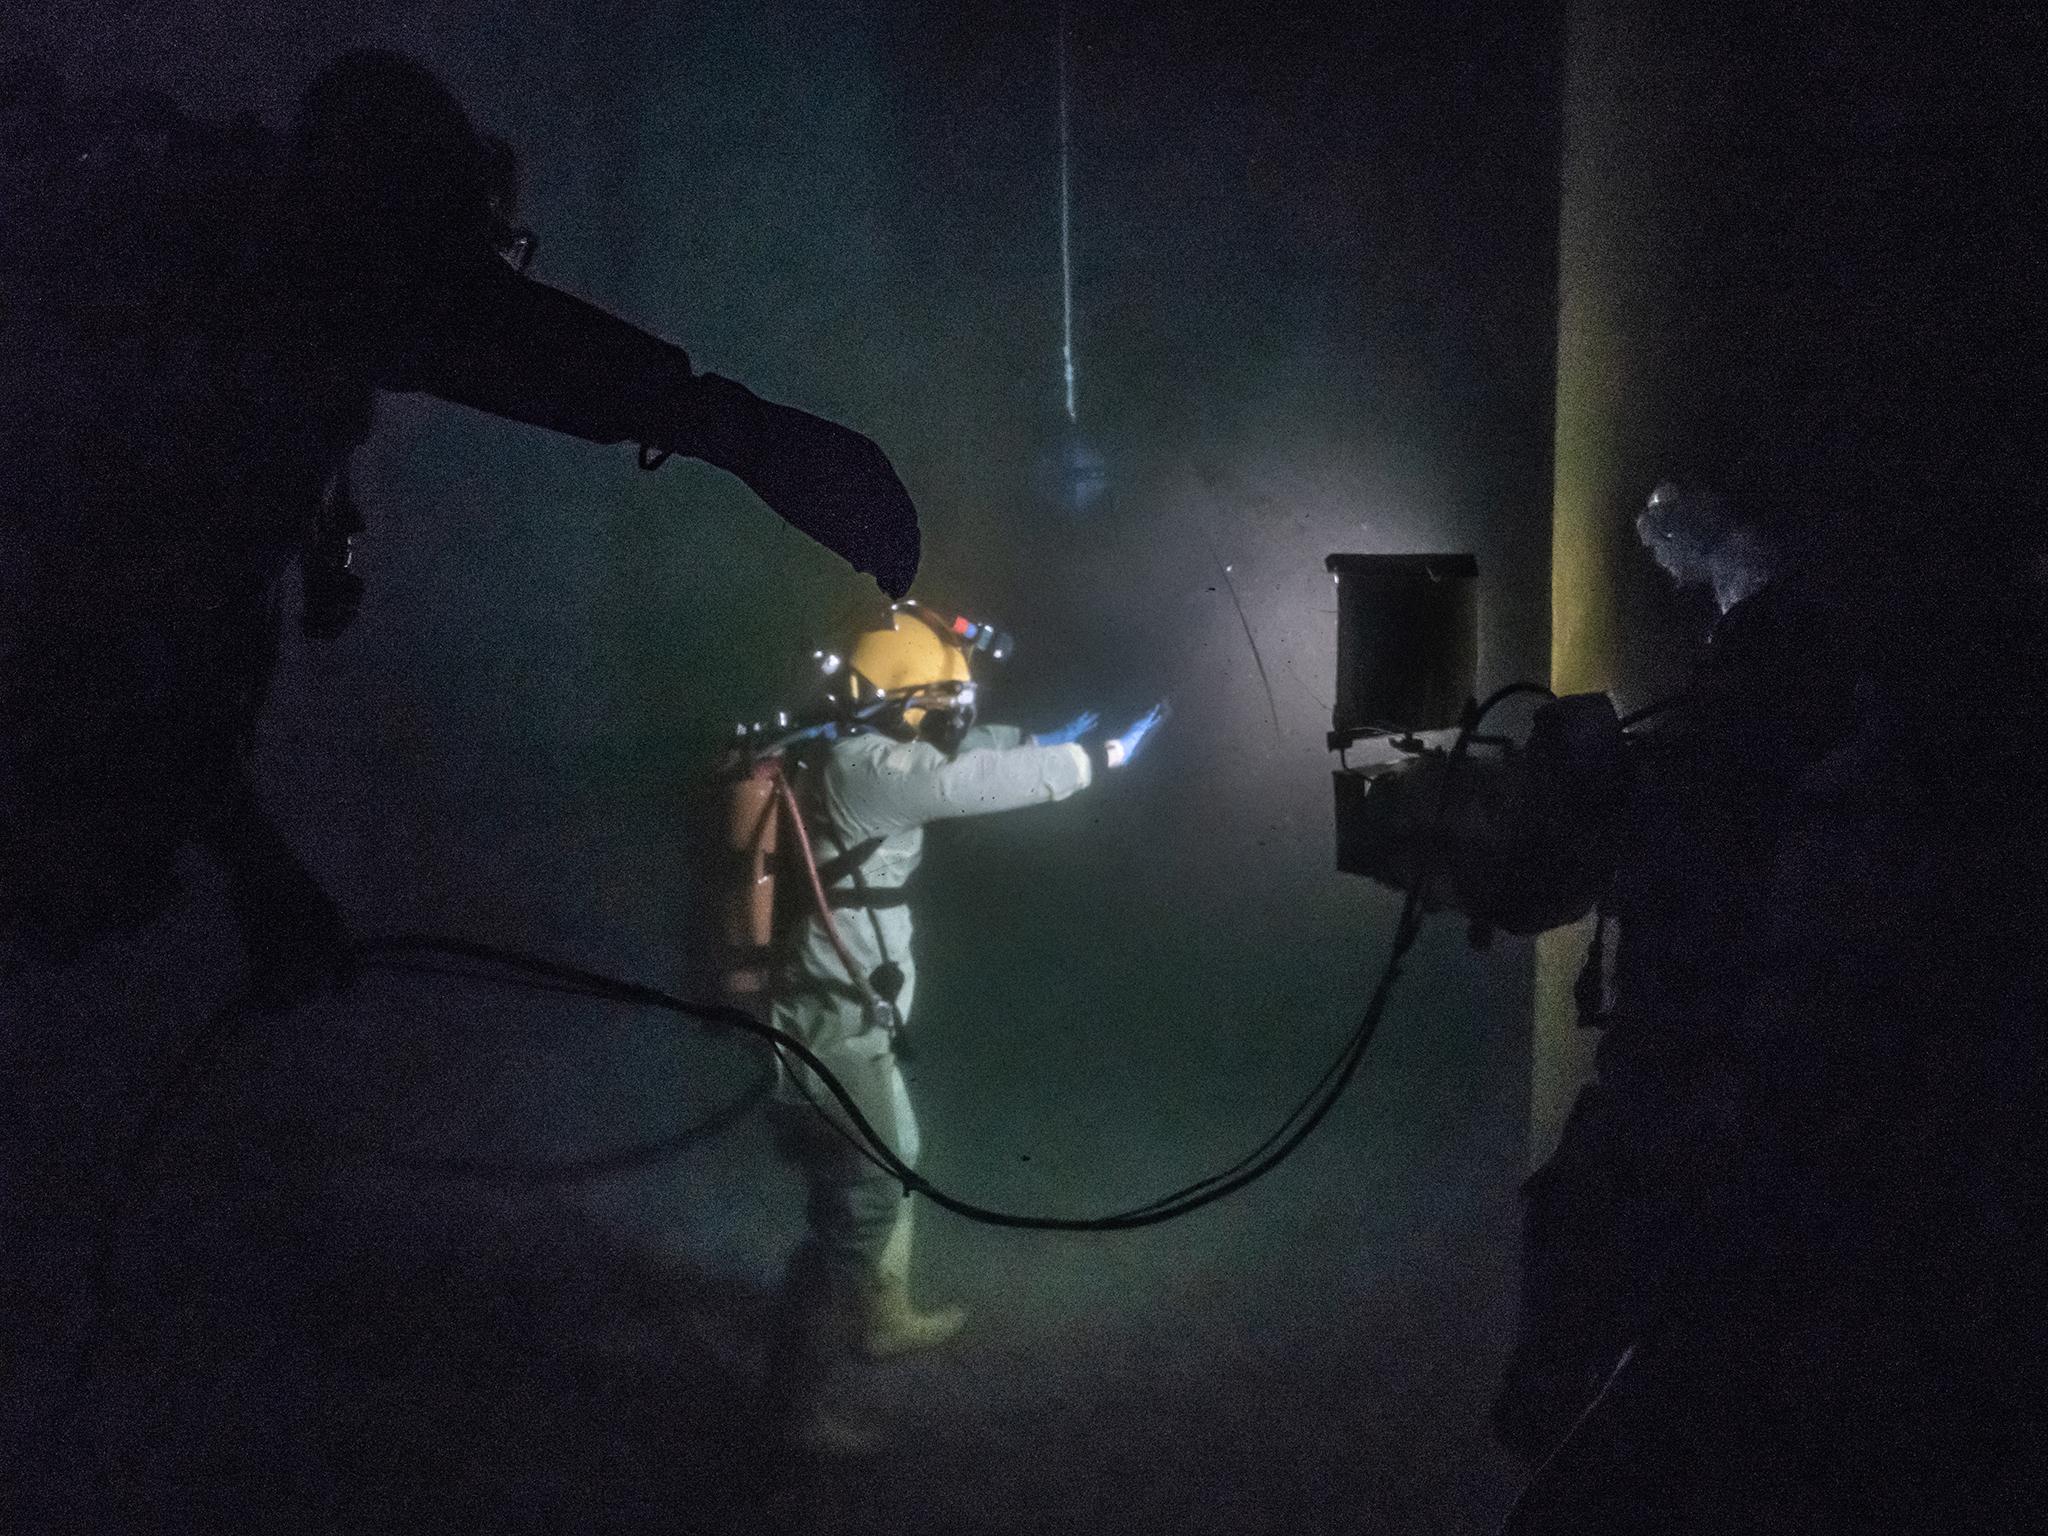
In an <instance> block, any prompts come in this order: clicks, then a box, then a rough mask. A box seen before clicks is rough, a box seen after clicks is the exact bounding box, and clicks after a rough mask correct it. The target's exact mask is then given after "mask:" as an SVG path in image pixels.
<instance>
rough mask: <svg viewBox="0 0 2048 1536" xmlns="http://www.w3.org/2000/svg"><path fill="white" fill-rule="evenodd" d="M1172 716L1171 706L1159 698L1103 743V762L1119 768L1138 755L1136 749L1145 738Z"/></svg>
mask: <svg viewBox="0 0 2048 1536" xmlns="http://www.w3.org/2000/svg"><path fill="white" fill-rule="evenodd" d="M1172 716H1173V706H1172V705H1171V704H1169V703H1167V701H1166V700H1164V699H1161V700H1160V701H1159V702H1158V703H1157V704H1154V705H1153V706H1152V707H1151V708H1150V709H1148V710H1146V711H1145V713H1144V714H1142V715H1140V716H1139V717H1138V718H1137V719H1136V720H1134V721H1132V722H1131V723H1130V724H1129V725H1128V726H1126V727H1124V729H1123V730H1122V731H1120V732H1118V733H1117V735H1115V736H1114V737H1112V738H1111V739H1110V740H1109V741H1107V742H1105V743H1103V747H1102V760H1103V762H1104V763H1105V764H1107V765H1108V766H1109V767H1111V768H1121V767H1122V766H1123V765H1124V764H1125V763H1128V762H1129V761H1130V760H1131V759H1132V758H1134V757H1136V756H1137V755H1138V749H1139V748H1141V747H1142V746H1144V745H1145V739H1146V738H1147V737H1148V736H1150V735H1151V734H1152V733H1153V732H1154V731H1156V730H1158V729H1159V727H1160V726H1162V725H1164V724H1165V723H1166V722H1167V721H1168V720H1169V719H1171V718H1172Z"/></svg>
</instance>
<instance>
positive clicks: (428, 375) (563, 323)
mask: <svg viewBox="0 0 2048 1536" xmlns="http://www.w3.org/2000/svg"><path fill="white" fill-rule="evenodd" d="M423 301H424V302H423ZM407 308H413V309H414V310H415V316H416V318H414V319H407V318H406V317H405V316H403V315H402V313H399V312H394V313H391V314H389V315H387V316H383V317H375V318H373V319H372V322H371V323H372V324H374V325H377V326H379V327H380V328H381V327H383V326H398V327H402V329H403V330H404V331H405V332H406V333H407V335H406V338H404V339H401V338H394V340H395V341H397V344H396V345H394V346H393V347H392V348H391V349H390V350H391V352H392V353H395V354H396V355H398V356H400V357H402V358H403V359H404V361H403V363H402V364H401V365H400V367H399V368H398V369H397V370H396V373H397V376H396V377H393V378H391V379H390V380H389V382H390V384H391V385H392V386H393V387H396V388H401V389H411V390H419V391H423V392H425V393H428V394H433V395H438V396H440V397H441V398H442V399H444V400H453V401H457V402H459V403H460V404H463V405H469V406H474V407H475V408H477V409H478V410H483V411H489V412H490V413H491V414H492V415H494V416H504V417H508V418H510V419H512V420H514V421H524V422H528V423H531V424H532V425H534V426H541V427H548V428H551V429H553V430H554V431H557V432H566V433H568V434H570V435H572V436H575V437H580V438H583V439H585V440H587V441H590V442H597V443H626V442H630V443H638V444H640V445H641V446H642V448H643V450H646V451H648V452H651V453H653V454H657V455H664V456H665V455H667V454H671V453H679V454H682V455H683V456H685V457H686V458H693V459H701V460H702V461H703V462H705V463H707V464H710V465H713V466H715V467H716V468H719V469H723V470H725V471H727V472H728V473H730V474H732V475H735V476H737V477H738V478H739V479H740V480H741V481H742V482H744V483H745V484H746V486H747V488H748V489H749V490H751V491H753V492H754V494H755V495H757V496H759V497H760V498H761V500H762V501H764V502H766V503H767V504H768V506H769V508H770V509H771V510H772V511H774V512H775V513H776V514H777V515H778V516H780V517H782V518H783V519H784V520H785V521H786V522H788V523H789V524H790V525H791V526H792V527H794V528H796V529H797V530H798V531H800V532H802V533H805V534H808V535H809V536H810V537H811V538H813V539H815V540H817V542H818V543H820V544H822V545H824V546H825V547H826V548H827V549H829V550H831V551H832V552H833V553H835V554H837V555H839V556H841V557H842V558H843V559H845V560H846V561H847V562H849V563H850V564H851V565H852V566H853V567H854V569H856V570H859V571H865V572H868V573H869V574H871V575H873V576H874V578H875V580H876V581H877V582H878V583H879V584H880V585H881V587H882V589H883V590H884V591H885V592H887V593H888V594H889V595H890V596H891V597H902V596H903V595H904V594H905V593H906V592H907V591H908V590H909V589H910V583H911V580H912V578H913V577H915V576H916V574H917V565H918V557H919V552H920V550H919V536H918V527H917V509H916V508H915V507H914V506H913V505H912V504H911V500H910V493H909V492H908V491H907V490H905V489H904V487H903V482H902V481H901V480H900V479H899V478H897V475H896V471H895V469H894V468H892V467H891V465H890V463H889V460H888V459H887V458H886V457H885V456H884V455H883V453H882V450H881V449H880V448H878V447H876V446H875V444H874V443H873V442H872V441H871V440H870V439H868V438H866V437H864V436H862V435H861V434H860V433H858V432H855V431H853V430H852V429H851V428H848V427H843V426H840V425H839V424H838V423H837V422H833V421H827V420H826V419H825V418H823V417H821V416H814V415H812V414H811V413H810V412H808V411H801V410H797V409H796V408H794V407H792V406H787V405H778V404H776V403H775V402H773V401H769V400H763V399H762V398H761V397H760V396H758V395H756V394H755V393H754V392H753V391H752V390H750V389H748V388H747V387H746V386H745V385H743V384H739V383H735V382H734V381H733V380H731V379H726V378H721V377H720V376H718V375H717V374H713V373H704V374H700V373H695V372H693V371H692V369H691V367H690V359H689V355H688V354H687V353H686V352H684V350H683V349H682V348H681V347H678V346H673V345H671V344H670V343H668V342H665V341H663V340H661V339H660V338H659V337H656V336H653V335H651V334H649V333H648V332H646V331H643V330H641V329H640V328H639V327H638V326H635V325H633V324H631V323H629V322H627V321H625V320H622V319H620V318H619V317H618V316H616V315H613V314H610V313H608V312H607V311H605V310H603V309H600V308H598V307H597V306H596V305H595V304H591V303H588V302H586V301H585V300H583V299H579V298H576V297H575V296H573V295H571V294H568V293H564V292H563V291H562V290H560V289H558V288H551V287H549V286H548V285H547V284H545V283H540V282H535V281H533V280H532V279H529V278H525V277H522V276H519V275H517V274H515V273H513V272H512V271H511V270H510V269H509V268H505V267H503V266H496V265H495V264H493V265H490V266H482V267H481V268H480V270H479V271H478V272H477V273H476V275H475V276H474V277H473V278H469V279H466V280H463V281H459V282H448V281H446V280H444V281H443V282H442V283H441V284H438V285H436V288H435V289H433V290H430V291H429V292H427V293H425V294H414V295H406V296H405V297H404V299H403V300H401V301H400V302H399V303H398V304H397V305H395V306H394V310H395V311H402V310H404V309H407ZM371 315H372V316H374V315H375V305H374V302H373V304H372V306H371ZM408 340H409V343H410V344H407V342H408Z"/></svg>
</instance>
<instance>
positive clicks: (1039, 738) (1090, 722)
mask: <svg viewBox="0 0 2048 1536" xmlns="http://www.w3.org/2000/svg"><path fill="white" fill-rule="evenodd" d="M1101 723H1102V716H1101V714H1100V713H1099V712H1098V711H1096V710H1092V709H1091V710H1088V711H1086V712H1084V713H1082V714H1078V715H1076V716H1074V718H1073V719H1071V720H1069V721H1068V722H1067V723H1066V724H1065V725H1063V726H1061V727H1060V728H1059V729H1058V730H1056V731H1040V732H1039V733H1038V734H1037V735H1035V736H1033V737H1032V738H1031V744H1032V745H1033V746H1037V747H1061V746H1065V745H1066V744H1067V743H1068V742H1070V741H1079V740H1080V739H1081V738H1082V737H1083V736H1086V735H1087V734H1088V733H1089V732H1090V731H1092V730H1094V729H1095V727H1096V726H1098V725H1100V724H1101Z"/></svg>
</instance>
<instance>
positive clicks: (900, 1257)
mask: <svg viewBox="0 0 2048 1536" xmlns="http://www.w3.org/2000/svg"><path fill="white" fill-rule="evenodd" d="M910 1213H911V1206H910V1204H909V1202H907V1201H906V1202H905V1203H904V1206H903V1210H902V1212H901V1213H900V1214H899V1215H898V1216H897V1218H896V1225H895V1226H894V1227H893V1228H892V1229H891V1230H890V1232H889V1241H888V1243H887V1244H886V1245H885V1246H884V1247H883V1249H882V1255H881V1258H880V1259H879V1260H878V1261H877V1262H876V1265H875V1269H874V1272H873V1273H872V1274H870V1275H867V1276H865V1277H863V1280H864V1283H863V1284H862V1286H861V1288H860V1291H859V1293H858V1301H859V1307H858V1311H857V1313H856V1328H855V1331H854V1336H853V1347H854V1350H855V1351H856V1352H857V1353H859V1354H861V1355H863V1356H865V1357H866V1358H867V1359H869V1360H893V1359H895V1358H897V1357H898V1356H900V1355H911V1354H916V1353H918V1352H919V1351H920V1350H926V1349H937V1348H938V1347H939V1346H940V1345H941V1344H945V1343H949V1342H950V1341H951V1340H952V1339H953V1338H954V1337H955V1336H956V1335H957V1334H958V1333H959V1332H960V1330H961V1329H962V1328H964V1327H965V1326H966V1325H967V1313H966V1312H965V1311H964V1310H962V1309H961V1308H959V1307H940V1308H939V1309H938V1310H936V1311H933V1312H920V1311H918V1310H917V1309H916V1308H915V1307H913V1306H912V1305H911V1302H910Z"/></svg>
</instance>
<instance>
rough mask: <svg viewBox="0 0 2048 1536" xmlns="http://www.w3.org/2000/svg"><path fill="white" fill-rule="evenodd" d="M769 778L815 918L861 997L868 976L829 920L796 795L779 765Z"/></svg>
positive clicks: (828, 907)
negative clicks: (799, 857) (805, 878)
mask: <svg viewBox="0 0 2048 1536" xmlns="http://www.w3.org/2000/svg"><path fill="white" fill-rule="evenodd" d="M769 777H771V778H773V779H774V780H775V792H776V794H777V795H778V796H779V797H780V798H781V801H782V808H783V809H784V810H786V811H787V812H789V824H790V827H791V828H792V830H794V831H795V833H796V846H797V851H798V852H799V853H801V854H802V855H803V858H804V873H805V875H807V876H808V877H809V878H810V885H811V901H812V904H813V905H815V906H816V907H817V909H818V921H819V922H821V923H823V924H824V925H825V937H826V938H828V939H830V940H831V941H832V948H833V950H834V951H835V952H836V953H837V954H838V956H839V963H840V964H841V965H843V966H845V967H846V974H847V976H848V978H849V979H850V980H851V981H852V982H853V984H854V986H855V987H857V988H859V989H860V993H861V995H862V996H863V997H865V996H867V995H868V994H869V992H870V991H871V988H870V987H869V985H868V979H867V978H866V977H865V976H863V975H862V974H861V973H860V967H859V966H857V965H855V964H854V963H853V952H852V951H851V950H849V949H848V948H847V947H846V941H845V940H844V939H842V938H840V937H839V925H838V924H837V923H835V922H834V921H833V920H832V904H831V903H830V902H829V901H827V900H826V899H825V882H824V881H823V880H821V879H819V878H818V860H817V857H816V856H815V855H814V854H813V853H812V852H811V834H810V830H809V829H808V828H807V827H805V826H804V816H803V812H802V811H800V810H798V809H797V804H796V794H795V792H794V791H793V790H791V789H790V787H789V780H788V779H787V778H785V777H784V776H783V772H782V765H781V764H780V763H775V764H773V765H772V766H771V767H770V769H769Z"/></svg>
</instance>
